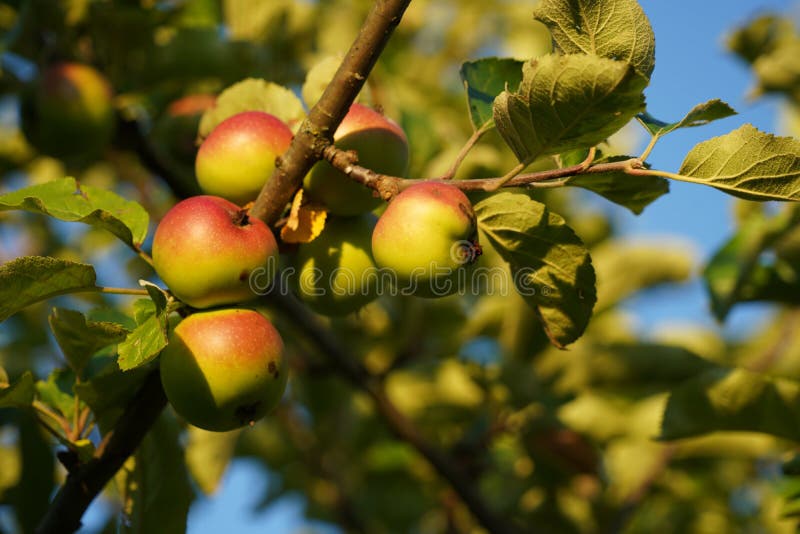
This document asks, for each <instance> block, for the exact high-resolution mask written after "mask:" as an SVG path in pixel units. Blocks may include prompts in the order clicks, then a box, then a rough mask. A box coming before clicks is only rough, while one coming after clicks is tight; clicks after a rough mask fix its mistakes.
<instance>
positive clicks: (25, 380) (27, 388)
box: [0, 371, 36, 408]
mask: <svg viewBox="0 0 800 534" xmlns="http://www.w3.org/2000/svg"><path fill="white" fill-rule="evenodd" d="M35 391H36V388H35V387H34V385H33V375H32V374H31V372H30V371H26V372H25V373H23V374H22V376H20V377H19V379H18V380H17V381H16V382H14V383H13V384H11V385H10V386H5V387H0V408H8V407H12V406H15V407H18V408H25V407H27V406H30V405H31V403H32V402H33V396H34V393H35Z"/></svg>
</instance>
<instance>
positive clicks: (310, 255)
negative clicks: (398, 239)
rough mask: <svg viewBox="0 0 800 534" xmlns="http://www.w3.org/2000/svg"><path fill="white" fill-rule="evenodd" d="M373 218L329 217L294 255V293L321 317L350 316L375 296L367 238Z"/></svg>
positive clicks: (375, 280) (375, 272)
mask: <svg viewBox="0 0 800 534" xmlns="http://www.w3.org/2000/svg"><path fill="white" fill-rule="evenodd" d="M374 227H375V217H374V216H373V215H372V214H364V215H361V216H359V217H347V218H330V219H328V220H327V222H326V223H325V229H324V230H323V231H322V233H321V234H320V235H319V236H317V238H316V239H314V240H313V241H311V242H310V243H303V244H301V245H299V246H298V248H297V253H296V256H295V258H296V265H297V277H296V281H297V294H298V296H299V297H300V299H301V300H302V301H304V302H305V303H306V304H308V305H309V307H310V308H311V309H313V310H314V311H316V312H318V313H321V314H323V315H345V314H348V313H352V312H354V311H356V310H358V309H360V308H361V307H363V306H364V305H365V304H367V303H369V302H370V301H372V300H374V299H375V297H377V296H378V293H377V283H378V278H377V269H376V267H375V262H374V261H373V260H372V252H371V250H370V249H371V246H370V235H371V234H372V229H373V228H374Z"/></svg>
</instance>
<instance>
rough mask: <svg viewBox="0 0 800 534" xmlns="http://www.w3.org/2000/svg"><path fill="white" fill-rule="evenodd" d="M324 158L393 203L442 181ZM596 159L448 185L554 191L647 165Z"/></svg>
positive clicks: (347, 155)
mask: <svg viewBox="0 0 800 534" xmlns="http://www.w3.org/2000/svg"><path fill="white" fill-rule="evenodd" d="M322 155H323V157H324V158H325V160H327V161H328V162H329V163H330V164H331V165H332V166H334V167H335V168H337V169H338V170H339V171H341V172H343V173H344V174H346V175H347V176H349V177H350V178H351V179H352V180H354V181H356V182H358V183H360V184H361V185H364V186H366V187H369V188H371V189H373V190H375V191H377V193H378V195H379V196H380V197H381V198H382V199H384V200H391V199H392V198H393V197H394V196H395V195H397V194H398V193H400V191H402V190H404V189H407V188H409V187H411V186H412V185H414V184H418V183H420V182H430V181H442V180H441V178H423V179H411V178H401V177H399V176H389V175H386V174H380V173H377V172H375V171H373V170H371V169H367V168H365V167H361V166H360V165H358V164H357V163H355V161H356V158H355V155H354V154H353V153H352V152H350V151H345V150H341V149H340V148H337V147H336V146H333V145H330V146H328V147H326V148H325V150H323V152H322ZM593 159H594V150H590V151H589V156H588V157H587V158H586V159H585V160H584V161H582V162H581V163H578V164H577V165H571V166H569V167H563V168H560V169H550V170H547V171H537V172H530V173H525V174H519V175H517V176H515V177H513V178H511V179H510V180H508V179H507V177H506V176H500V177H492V178H481V179H475V180H450V181H448V182H447V183H449V184H450V185H453V186H455V187H457V188H459V189H461V190H462V191H494V190H496V189H497V188H498V187H499V186H500V185H502V187H552V186H554V185H555V186H560V185H564V183H565V182H563V181H562V182H557V180H559V179H563V178H569V177H572V176H577V175H579V174H601V173H606V172H624V173H627V174H634V173H637V174H638V172H639V171H638V170H639V169H641V168H643V166H644V163H642V161H641V160H640V159H639V158H631V159H626V160H623V161H613V162H609V163H596V164H592V161H593Z"/></svg>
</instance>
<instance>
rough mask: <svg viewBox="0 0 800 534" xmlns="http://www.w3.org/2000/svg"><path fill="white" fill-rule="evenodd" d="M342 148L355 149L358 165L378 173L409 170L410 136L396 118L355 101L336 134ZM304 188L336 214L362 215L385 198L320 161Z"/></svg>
mask: <svg viewBox="0 0 800 534" xmlns="http://www.w3.org/2000/svg"><path fill="white" fill-rule="evenodd" d="M333 141H334V144H335V145H336V146H337V147H338V148H341V149H342V150H354V151H355V152H356V153H357V154H358V164H359V165H361V166H362V167H366V168H368V169H371V170H373V171H375V172H377V173H381V174H388V175H391V176H405V174H406V172H407V171H408V139H406V134H405V133H404V132H403V130H402V128H400V126H399V125H398V124H397V123H396V122H394V121H393V120H391V119H389V118H387V117H385V116H383V115H381V114H380V113H378V112H377V111H375V110H374V109H371V108H368V107H367V106H363V105H361V104H353V105H352V106H351V107H350V110H349V111H348V113H347V115H345V117H344V119H343V120H342V123H341V124H340V125H339V128H337V130H336V133H335V134H334V136H333ZM303 188H304V189H305V190H306V192H307V193H308V194H309V195H310V196H311V198H313V199H314V200H317V201H319V202H321V203H322V204H324V205H325V206H326V207H327V208H328V211H329V212H330V213H332V214H334V215H358V214H359V213H364V212H367V211H371V210H373V209H375V208H376V207H378V206H379V205H380V202H381V200H380V199H379V198H376V197H375V196H373V194H372V191H371V190H370V189H367V188H366V187H364V186H363V185H361V184H359V183H357V182H354V181H353V180H351V179H350V178H348V177H347V175H345V174H344V173H342V172H340V171H338V170H336V169H334V168H333V166H331V164H330V163H328V162H327V161H320V162H318V163H317V164H316V165H314V167H313V168H312V169H311V172H309V173H308V175H306V178H305V180H304V182H303Z"/></svg>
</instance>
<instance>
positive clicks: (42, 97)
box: [20, 63, 114, 162]
mask: <svg viewBox="0 0 800 534" xmlns="http://www.w3.org/2000/svg"><path fill="white" fill-rule="evenodd" d="M112 96H113V95H112V89H111V85H110V84H109V82H108V80H107V79H106V78H105V77H104V76H103V75H102V74H101V73H100V72H98V71H97V70H96V69H94V68H93V67H91V66H89V65H84V64H81V63H56V64H53V65H51V66H49V67H47V68H46V69H44V70H43V72H42V73H41V75H40V76H39V77H38V79H37V80H35V81H34V83H33V84H32V86H31V87H30V88H29V90H27V91H26V92H25V93H23V95H22V98H21V109H20V118H21V128H22V131H23V133H24V134H25V137H26V138H27V139H28V141H29V142H30V143H31V145H33V146H34V147H35V148H36V149H37V150H39V151H40V152H42V153H44V154H47V155H50V156H54V157H57V158H61V159H64V160H65V161H70V162H86V161H88V160H90V159H92V158H95V157H97V156H99V155H100V154H101V153H102V151H103V150H104V149H105V148H106V146H108V144H109V142H110V141H111V138H112V135H113V133H114V107H113V103H112Z"/></svg>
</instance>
